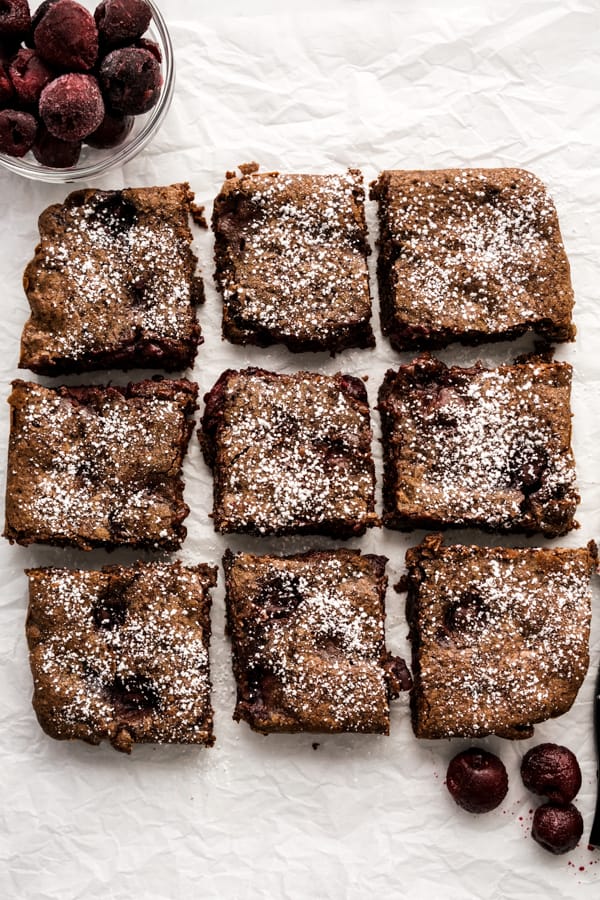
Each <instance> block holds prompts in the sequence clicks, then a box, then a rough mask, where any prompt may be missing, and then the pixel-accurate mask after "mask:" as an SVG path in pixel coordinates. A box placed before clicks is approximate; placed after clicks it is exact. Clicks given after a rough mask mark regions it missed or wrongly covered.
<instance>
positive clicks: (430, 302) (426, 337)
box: [371, 169, 575, 350]
mask: <svg viewBox="0 0 600 900" xmlns="http://www.w3.org/2000/svg"><path fill="white" fill-rule="evenodd" d="M371 197H372V198H373V199H376V200H378V201H379V230H380V236H379V242H378V243H379V258H378V265H377V273H378V280H379V294H380V298H381V324H382V330H383V333H384V334H386V335H387V336H388V337H389V339H390V341H391V343H392V345H393V346H394V347H395V348H396V349H397V350H410V349H414V348H432V347H442V346H444V345H446V344H448V343H449V342H450V341H456V340H459V341H462V343H465V344H478V343H481V342H482V341H496V340H504V339H507V338H515V337H517V336H518V335H520V334H524V333H525V332H527V331H535V332H537V333H538V334H539V335H540V336H542V337H544V338H546V339H548V340H553V341H571V340H573V338H574V336H575V328H574V326H573V322H572V309H573V289H572V287H571V277H570V270H569V262H568V260H567V257H566V254H565V250H564V247H563V242H562V237H561V234H560V228H559V224H558V217H557V214H556V209H555V207H554V203H553V202H552V200H551V199H550V197H549V196H548V194H547V192H546V188H545V187H544V185H543V184H542V182H541V181H540V180H539V179H538V178H536V177H535V176H534V175H532V174H531V173H530V172H525V171H523V170H522V169H441V170H439V171H433V172H426V171H425V172H418V171H417V172H402V171H398V172H394V171H387V172H382V173H381V175H380V176H379V178H378V179H377V181H375V182H373V184H372V185H371Z"/></svg>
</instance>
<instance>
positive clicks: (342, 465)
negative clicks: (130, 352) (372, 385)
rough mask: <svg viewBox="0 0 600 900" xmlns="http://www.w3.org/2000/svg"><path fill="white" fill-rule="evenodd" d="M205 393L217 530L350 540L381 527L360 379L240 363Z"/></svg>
mask: <svg viewBox="0 0 600 900" xmlns="http://www.w3.org/2000/svg"><path fill="white" fill-rule="evenodd" d="M205 400H206V408H205V411H204V416H203V419H202V431H201V433H200V435H199V437H200V441H201V444H202V448H203V451H204V455H205V458H206V461H207V463H208V465H210V466H211V467H212V469H213V474H214V507H213V518H214V524H215V529H216V530H217V531H220V532H248V533H251V534H259V535H260V534H276V535H277V534H296V533H301V532H309V533H317V534H326V535H331V536H335V537H349V536H351V535H360V534H363V533H364V531H365V529H366V528H367V527H370V526H372V525H374V524H377V522H378V520H377V516H376V514H375V510H374V478H375V476H374V466H373V459H372V456H371V436H372V435H371V428H370V418H369V405H368V399H367V392H366V389H365V386H364V384H363V382H362V381H361V380H360V379H358V378H354V377H352V376H349V375H341V374H337V375H320V374H317V373H313V372H296V373H295V374H293V375H278V374H275V373H273V372H266V371H265V370H263V369H254V368H251V369H244V370H241V371H235V370H231V369H230V370H228V371H226V372H224V373H223V375H222V376H221V378H220V379H219V380H218V381H217V383H216V384H215V386H214V387H213V389H212V390H211V391H210V393H209V394H207V395H206V397H205Z"/></svg>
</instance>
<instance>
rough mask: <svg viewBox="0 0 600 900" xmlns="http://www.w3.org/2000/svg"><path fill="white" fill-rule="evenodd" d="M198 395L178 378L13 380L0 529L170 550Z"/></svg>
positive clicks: (177, 537)
mask: <svg viewBox="0 0 600 900" xmlns="http://www.w3.org/2000/svg"><path fill="white" fill-rule="evenodd" d="M197 393H198V387H197V385H196V384H194V383H192V382H190V381H186V380H179V381H172V380H152V381H150V380H148V381H141V382H138V383H137V384H129V385H127V387H117V386H114V387H98V386H88V387H60V388H55V389H52V388H45V387H42V386H41V385H37V384H33V383H30V382H24V381H15V382H13V392H12V394H11V396H10V398H9V403H10V405H11V432H10V440H9V451H8V477H7V489H6V529H5V536H6V537H7V538H9V540H11V541H16V542H17V543H19V544H23V545H27V544H30V543H33V542H39V543H45V544H55V545H58V546H63V545H72V546H75V547H79V548H81V549H83V550H89V549H90V548H91V547H100V546H102V547H107V548H114V547H117V546H129V547H140V548H141V547H143V548H148V549H165V550H174V549H177V548H178V547H179V546H180V545H181V542H182V541H183V539H184V537H185V534H186V529H185V528H184V526H183V524H182V522H183V520H184V519H185V518H186V516H187V514H188V512H189V508H188V506H187V505H186V504H185V503H184V501H183V481H182V479H181V466H182V462H183V458H184V456H185V453H186V450H187V445H188V442H189V438H190V436H191V432H192V429H193V420H192V416H193V413H194V410H195V409H196V397H197Z"/></svg>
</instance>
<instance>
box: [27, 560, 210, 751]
mask: <svg viewBox="0 0 600 900" xmlns="http://www.w3.org/2000/svg"><path fill="white" fill-rule="evenodd" d="M27 575H28V576H29V613H28V616H27V641H28V644H29V651H30V654H29V658H30V663H31V671H32V674H33V684H34V694H33V707H34V709H35V711H36V714H37V717H38V720H39V723H40V725H41V726H42V728H43V729H44V731H45V732H46V733H47V734H49V735H50V736H51V737H53V738H57V739H58V740H71V739H73V738H80V739H81V740H84V741H87V743H89V744H99V743H100V741H102V740H108V741H110V742H111V744H112V745H113V747H114V748H115V749H116V750H122V751H124V752H125V753H130V752H131V748H132V746H133V745H134V744H140V743H177V744H204V745H205V746H207V747H210V746H211V745H212V744H213V743H214V737H213V731H212V728H213V711H212V707H211V702H210V689H211V684H210V672H209V660H208V643H209V638H210V603H211V598H210V592H209V589H210V588H211V587H213V586H214V585H215V584H216V582H217V570H216V568H214V567H211V566H207V565H202V564H201V565H197V566H182V565H181V563H180V562H174V563H139V562H138V563H136V564H135V565H134V566H131V567H123V566H104V567H103V568H102V569H101V570H99V571H82V570H69V569H56V568H46V569H28V570H27Z"/></svg>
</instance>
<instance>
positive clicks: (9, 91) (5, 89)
mask: <svg viewBox="0 0 600 900" xmlns="http://www.w3.org/2000/svg"><path fill="white" fill-rule="evenodd" d="M14 95H15V89H14V88H13V85H12V81H11V80H10V78H9V77H8V69H7V68H6V67H5V66H4V65H3V64H2V63H0V109H4V107H5V106H10V105H11V103H12V99H13V97H14Z"/></svg>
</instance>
